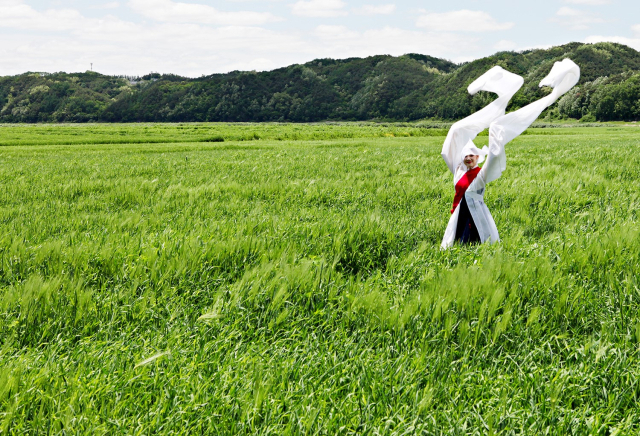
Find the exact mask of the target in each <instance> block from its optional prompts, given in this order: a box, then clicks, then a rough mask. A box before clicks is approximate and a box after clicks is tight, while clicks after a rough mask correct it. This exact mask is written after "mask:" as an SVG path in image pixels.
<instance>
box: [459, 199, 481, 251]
mask: <svg viewBox="0 0 640 436" xmlns="http://www.w3.org/2000/svg"><path fill="white" fill-rule="evenodd" d="M458 208H459V209H460V211H459V212H458V226H457V228H456V241H458V242H459V243H461V244H470V243H474V242H480V235H479V234H478V229H477V228H476V224H475V223H474V222H473V217H472V216H471V212H469V206H468V205H467V199H466V198H465V197H464V196H463V197H462V200H461V201H460V204H459V205H458Z"/></svg>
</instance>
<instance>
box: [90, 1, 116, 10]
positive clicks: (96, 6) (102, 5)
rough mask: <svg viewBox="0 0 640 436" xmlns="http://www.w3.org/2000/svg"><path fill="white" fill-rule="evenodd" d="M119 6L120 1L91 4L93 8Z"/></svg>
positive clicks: (114, 7) (113, 7)
mask: <svg viewBox="0 0 640 436" xmlns="http://www.w3.org/2000/svg"><path fill="white" fill-rule="evenodd" d="M119 7H120V3H118V2H109V3H102V4H97V5H95V6H92V8H93V9H118V8H119Z"/></svg>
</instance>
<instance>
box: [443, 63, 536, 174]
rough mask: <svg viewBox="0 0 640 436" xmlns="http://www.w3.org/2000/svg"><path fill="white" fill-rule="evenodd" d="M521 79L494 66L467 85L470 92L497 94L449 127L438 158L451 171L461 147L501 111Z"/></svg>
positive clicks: (455, 166)
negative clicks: (484, 104) (483, 105)
mask: <svg viewBox="0 0 640 436" xmlns="http://www.w3.org/2000/svg"><path fill="white" fill-rule="evenodd" d="M523 83H524V80H523V79H522V77H520V76H518V75H517V74H513V73H510V72H509V71H506V70H504V69H503V68H502V67H499V66H495V67H493V68H491V69H490V70H489V71H487V72H486V73H484V74H483V75H482V76H480V77H478V78H477V79H476V80H474V81H473V82H472V83H471V84H470V85H469V87H468V88H467V90H468V91H469V94H471V95H474V94H475V93H477V92H478V91H488V92H494V93H496V94H498V98H497V99H496V100H495V101H493V102H491V103H490V104H488V105H487V106H486V107H484V108H482V109H481V110H479V111H478V112H476V113H473V114H471V115H469V116H468V117H466V118H464V119H462V120H460V121H458V122H456V123H455V124H454V125H453V126H451V129H449V132H448V134H447V138H446V139H445V141H444V144H443V146H442V158H443V159H444V161H445V162H446V164H447V166H448V167H449V170H451V172H452V173H453V174H454V175H455V173H456V168H457V167H458V165H460V163H461V162H462V149H463V147H464V146H465V145H467V143H468V142H469V141H471V140H473V139H474V138H475V137H476V136H477V135H478V133H480V132H482V131H483V130H484V129H486V128H487V127H489V125H490V124H491V122H492V121H493V120H495V119H496V118H498V117H500V116H501V115H504V112H505V109H506V108H507V105H508V104H509V100H511V97H513V95H514V94H515V93H516V92H517V91H518V89H520V87H521V86H522V84H523Z"/></svg>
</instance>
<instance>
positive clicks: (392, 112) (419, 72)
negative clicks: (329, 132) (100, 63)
mask: <svg viewBox="0 0 640 436" xmlns="http://www.w3.org/2000/svg"><path fill="white" fill-rule="evenodd" d="M565 57H568V58H571V59H572V60H573V61H574V62H576V63H577V64H578V65H579V66H580V68H581V71H582V77H581V79H580V83H579V84H578V86H576V87H575V88H574V89H573V90H571V91H570V92H569V93H568V94H567V95H565V96H564V97H563V98H562V99H561V100H560V102H559V103H558V105H557V106H554V107H553V109H550V112H549V113H548V114H546V116H548V117H551V118H567V117H571V118H577V119H582V120H588V121H592V120H601V121H609V120H637V119H639V118H640V53H639V52H637V51H636V50H634V49H632V48H629V47H627V46H624V45H620V44H613V43H598V44H581V43H570V44H566V45H563V46H558V47H553V48H550V49H548V50H529V51H524V52H520V53H515V52H500V53H497V54H495V55H493V56H489V57H486V58H482V59H478V60H475V61H473V62H469V63H464V64H460V65H458V64H454V63H452V62H449V61H446V60H443V59H438V58H434V57H431V56H426V55H420V54H407V55H404V56H399V57H393V56H384V55H380V56H371V57H368V58H364V59H360V58H351V59H342V60H334V59H316V60H314V61H312V62H308V63H306V64H303V65H291V66H289V67H286V68H280V69H277V70H273V71H268V72H260V73H257V72H240V71H234V72H231V73H228V74H214V75H210V76H203V77H200V78H196V79H190V78H185V77H180V76H175V75H160V74H150V75H147V76H144V77H139V78H133V77H114V76H105V75H102V74H99V73H95V72H86V73H77V74H76V73H74V74H67V73H54V74H43V73H25V74H22V75H18V76H7V77H0V106H2V110H1V111H0V122H30V123H31V122H87V121H111V122H134V121H156V122H157V121H323V120H371V119H385V120H417V119H423V118H437V119H443V120H455V119H460V118H462V117H464V116H467V115H469V114H470V113H472V112H474V111H476V110H478V109H479V108H481V107H483V106H485V105H486V104H487V103H488V102H489V101H491V100H492V99H493V98H494V97H495V96H494V95H493V94H489V93H485V92H480V93H478V94H477V95H475V96H473V97H471V96H469V95H468V94H467V92H466V87H467V85H468V84H469V83H471V82H472V81H473V80H474V79H475V78H477V77H478V76H479V75H481V74H482V73H484V72H485V71H486V70H487V69H489V68H490V67H492V66H494V65H501V66H502V67H504V68H505V69H507V70H509V71H512V72H514V73H516V74H519V75H521V76H523V77H524V79H525V85H524V86H523V88H522V89H521V90H520V91H519V92H518V93H517V94H516V95H515V96H514V98H513V100H512V102H511V105H510V108H509V109H508V110H513V109H517V108H518V107H521V106H523V105H525V104H528V103H530V102H531V101H533V100H536V99H538V98H540V97H541V96H543V95H545V94H546V93H547V92H549V90H548V89H540V88H538V82H539V81H540V79H542V78H543V77H544V76H545V75H546V74H547V73H548V72H549V70H550V68H551V66H552V65H553V62H555V61H558V60H562V59H563V58H565Z"/></svg>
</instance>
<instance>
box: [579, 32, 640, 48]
mask: <svg viewBox="0 0 640 436" xmlns="http://www.w3.org/2000/svg"><path fill="white" fill-rule="evenodd" d="M584 42H587V43H591V44H593V43H596V42H617V43H619V44H624V45H628V46H629V47H631V48H634V49H636V50H638V51H640V38H627V37H625V36H602V35H592V36H588V37H587V38H585V40H584Z"/></svg>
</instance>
